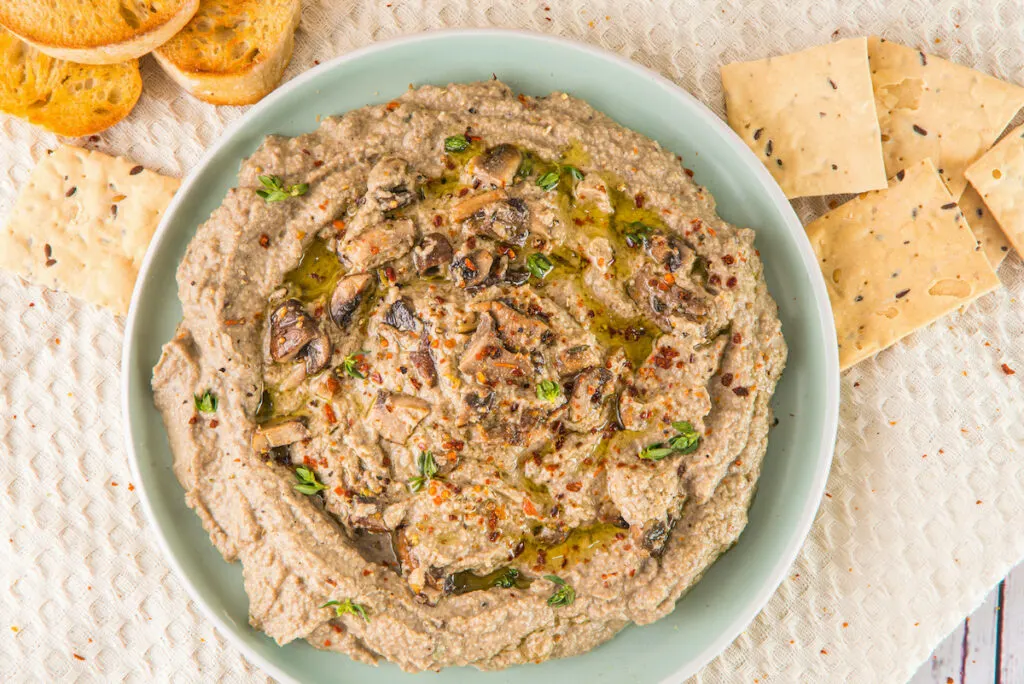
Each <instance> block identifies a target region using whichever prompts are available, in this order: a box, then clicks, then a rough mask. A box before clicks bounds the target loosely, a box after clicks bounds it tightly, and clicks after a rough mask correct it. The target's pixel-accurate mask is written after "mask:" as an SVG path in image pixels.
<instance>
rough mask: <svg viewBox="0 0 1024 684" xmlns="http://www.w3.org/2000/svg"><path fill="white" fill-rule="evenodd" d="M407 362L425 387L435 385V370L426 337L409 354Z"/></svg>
mask: <svg viewBox="0 0 1024 684" xmlns="http://www.w3.org/2000/svg"><path fill="white" fill-rule="evenodd" d="M409 360H410V361H411V362H412V365H413V367H414V368H416V370H417V371H418V372H419V374H420V377H422V378H423V380H424V381H426V383H427V387H435V386H436V385H437V368H436V367H435V366H434V357H433V356H432V355H431V354H430V342H429V341H428V339H427V336H426V335H423V336H422V337H421V338H420V346H419V348H418V349H417V350H416V351H413V352H409Z"/></svg>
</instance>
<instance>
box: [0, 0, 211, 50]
mask: <svg viewBox="0 0 1024 684" xmlns="http://www.w3.org/2000/svg"><path fill="white" fill-rule="evenodd" d="M197 9H199V0H88V2H72V1H71V0H59V1H57V2H55V1H54V0H0V25H2V26H4V27H5V28H7V29H8V30H9V31H11V33H14V34H15V35H17V36H18V37H19V38H21V39H22V40H24V41H25V42H27V43H31V44H32V45H34V46H36V47H37V48H39V49H40V50H42V51H43V52H45V53H46V54H48V55H50V56H51V57H56V58H57V59H64V60H67V61H69V62H78V63H79V64H117V63H119V62H124V61H127V60H129V59H135V58H137V57H141V56H142V55H144V54H146V53H148V52H152V51H153V50H155V49H156V48H158V47H159V46H161V45H163V44H164V43H166V42H167V41H168V40H170V39H171V37H172V36H174V34H175V33H177V32H178V31H180V30H181V29H182V27H183V26H185V24H187V23H188V21H189V19H191V18H192V15H194V14H195V13H196V10H197Z"/></svg>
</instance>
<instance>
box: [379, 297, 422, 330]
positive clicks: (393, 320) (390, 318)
mask: <svg viewBox="0 0 1024 684" xmlns="http://www.w3.org/2000/svg"><path fill="white" fill-rule="evenodd" d="M384 323H385V324H387V325H390V326H391V327H392V328H394V329H395V330H399V331H401V332H415V331H417V330H421V329H422V328H423V324H422V323H421V322H420V320H419V319H418V318H416V312H415V311H413V308H412V304H411V303H409V300H408V299H406V298H405V297H399V298H398V299H396V300H395V301H394V302H393V303H392V304H391V306H390V307H388V310H387V311H385V312H384Z"/></svg>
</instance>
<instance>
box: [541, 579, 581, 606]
mask: <svg viewBox="0 0 1024 684" xmlns="http://www.w3.org/2000/svg"><path fill="white" fill-rule="evenodd" d="M544 579H546V580H548V581H549V582H553V583H555V584H556V585H557V586H558V588H557V589H555V592H554V593H553V594H551V596H550V597H548V605H549V606H551V607H552V608H560V607H561V606H571V605H572V602H573V601H575V600H576V590H575V589H573V588H572V587H571V586H570V585H569V584H567V583H566V581H565V580H564V579H562V578H561V577H559V576H558V575H544Z"/></svg>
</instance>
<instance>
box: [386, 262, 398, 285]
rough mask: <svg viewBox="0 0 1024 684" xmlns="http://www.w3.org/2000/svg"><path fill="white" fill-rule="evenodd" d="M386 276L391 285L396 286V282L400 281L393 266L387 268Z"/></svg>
mask: <svg viewBox="0 0 1024 684" xmlns="http://www.w3.org/2000/svg"><path fill="white" fill-rule="evenodd" d="M384 275H385V277H387V279H388V282H389V283H391V284H392V285H394V284H395V281H397V280H398V276H396V275H395V269H393V268H392V267H391V266H387V267H385V269H384Z"/></svg>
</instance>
